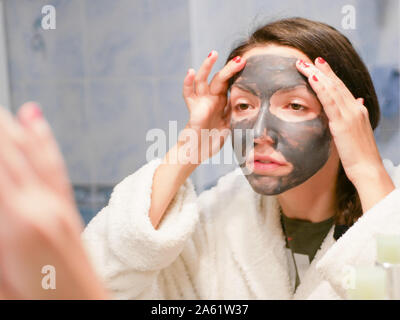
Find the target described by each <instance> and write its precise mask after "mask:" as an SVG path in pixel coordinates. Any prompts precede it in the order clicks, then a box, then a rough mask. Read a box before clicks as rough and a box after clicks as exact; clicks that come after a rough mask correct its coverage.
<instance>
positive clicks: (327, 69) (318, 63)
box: [315, 57, 354, 99]
mask: <svg viewBox="0 0 400 320" xmlns="http://www.w3.org/2000/svg"><path fill="white" fill-rule="evenodd" d="M315 67H316V68H317V69H319V70H321V71H322V72H323V73H324V74H325V75H326V76H327V77H328V78H330V79H331V80H332V81H333V82H334V83H335V84H336V85H337V86H338V87H339V88H340V89H341V90H342V94H343V95H344V96H345V98H352V99H354V97H353V94H352V93H351V92H350V90H349V89H348V88H347V87H346V85H345V84H344V83H343V81H342V80H341V79H340V78H339V77H338V76H337V75H336V73H335V72H334V71H333V70H332V68H331V66H330V65H329V63H328V62H326V61H325V59H324V58H322V57H318V58H317V59H315Z"/></svg>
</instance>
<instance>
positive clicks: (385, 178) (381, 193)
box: [351, 164, 395, 212]
mask: <svg viewBox="0 0 400 320" xmlns="http://www.w3.org/2000/svg"><path fill="white" fill-rule="evenodd" d="M351 181H352V183H353V184H354V186H355V188H356V189H357V192H358V195H359V197H360V201H361V205H362V208H363V212H366V211H367V210H369V209H370V208H372V207H373V206H374V205H375V204H376V203H378V202H379V201H381V200H382V199H383V198H384V197H386V196H387V195H388V194H389V193H391V192H392V191H393V190H394V189H395V186H394V183H393V181H392V179H391V178H390V176H389V174H388V173H387V171H386V169H385V167H384V166H383V164H382V165H381V166H376V167H372V168H371V167H370V168H367V167H365V168H364V169H363V170H359V172H358V173H357V175H356V177H355V178H353V180H351Z"/></svg>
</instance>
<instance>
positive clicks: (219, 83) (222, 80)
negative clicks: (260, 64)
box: [210, 56, 246, 95]
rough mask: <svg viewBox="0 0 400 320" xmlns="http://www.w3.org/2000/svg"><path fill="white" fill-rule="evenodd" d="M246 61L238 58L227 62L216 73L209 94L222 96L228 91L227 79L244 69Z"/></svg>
mask: <svg viewBox="0 0 400 320" xmlns="http://www.w3.org/2000/svg"><path fill="white" fill-rule="evenodd" d="M245 65H246V59H244V58H241V57H239V56H237V57H235V58H233V59H232V60H231V61H229V62H228V63H227V64H226V65H225V66H224V67H223V68H222V69H221V70H220V71H219V72H217V73H216V74H215V76H214V78H213V79H212V80H211V83H210V93H211V94H214V95H218V94H224V93H225V92H226V91H227V89H228V84H229V79H230V78H232V77H233V76H234V75H235V74H236V73H238V72H239V71H240V70H242V69H243V68H244V66H245Z"/></svg>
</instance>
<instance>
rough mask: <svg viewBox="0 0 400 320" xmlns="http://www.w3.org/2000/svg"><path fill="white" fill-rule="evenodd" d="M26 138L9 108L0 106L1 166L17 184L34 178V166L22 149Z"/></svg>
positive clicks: (5, 173) (6, 174)
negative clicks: (30, 164)
mask: <svg viewBox="0 0 400 320" xmlns="http://www.w3.org/2000/svg"><path fill="white" fill-rule="evenodd" d="M25 139H26V136H24V134H23V130H22V128H21V127H20V125H19V124H18V123H17V122H16V121H15V120H14V119H13V117H12V116H11V114H10V113H9V112H8V111H7V110H5V109H4V108H0V145H1V148H0V166H1V167H2V170H3V171H4V172H3V173H4V175H5V176H6V177H7V176H8V177H9V178H10V179H11V180H12V182H13V183H14V184H15V185H21V184H22V183H24V180H31V179H34V174H33V172H32V168H31V167H30V166H29V163H28V161H27V160H26V159H25V157H24V155H23V152H22V150H21V147H22V145H23V144H24V141H25ZM5 179H7V178H5ZM12 182H11V181H9V183H12Z"/></svg>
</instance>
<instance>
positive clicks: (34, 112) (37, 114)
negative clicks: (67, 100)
mask: <svg viewBox="0 0 400 320" xmlns="http://www.w3.org/2000/svg"><path fill="white" fill-rule="evenodd" d="M42 116H43V113H42V110H40V108H39V107H38V106H36V105H35V106H32V109H31V113H30V116H29V117H30V119H32V120H35V119H38V118H42Z"/></svg>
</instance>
